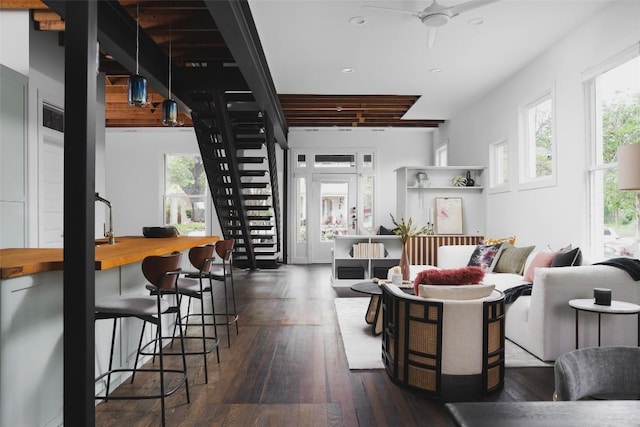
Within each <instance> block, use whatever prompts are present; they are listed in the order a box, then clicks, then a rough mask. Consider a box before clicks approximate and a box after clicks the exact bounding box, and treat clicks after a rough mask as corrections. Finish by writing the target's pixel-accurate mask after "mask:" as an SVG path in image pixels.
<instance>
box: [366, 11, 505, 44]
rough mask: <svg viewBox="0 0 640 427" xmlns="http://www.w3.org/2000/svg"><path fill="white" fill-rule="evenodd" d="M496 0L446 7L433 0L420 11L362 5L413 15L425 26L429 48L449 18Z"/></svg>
mask: <svg viewBox="0 0 640 427" xmlns="http://www.w3.org/2000/svg"><path fill="white" fill-rule="evenodd" d="M496 1H498V0H475V1H468V2H466V3H461V4H458V5H456V6H451V7H446V6H443V5H441V4H439V3H438V2H436V0H433V3H431V4H430V5H429V6H427V7H425V8H424V10H422V11H415V10H405V9H394V8H391V7H380V6H364V7H367V8H370V9H379V10H384V11H386V12H396V13H404V14H408V15H411V16H415V17H416V18H418V19H419V20H420V21H422V23H423V24H424V25H425V26H426V27H427V29H428V33H427V47H429V48H431V47H432V46H433V44H434V43H435V41H436V34H437V31H438V27H442V26H443V25H446V24H447V23H448V22H449V20H451V18H455V17H456V16H458V15H459V14H461V13H462V12H466V11H467V10H471V9H475V8H478V7H481V6H484V5H487V4H489V3H494V2H496Z"/></svg>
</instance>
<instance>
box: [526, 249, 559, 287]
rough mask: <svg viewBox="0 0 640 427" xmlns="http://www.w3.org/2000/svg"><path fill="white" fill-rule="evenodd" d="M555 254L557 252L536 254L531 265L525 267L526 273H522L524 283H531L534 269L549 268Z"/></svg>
mask: <svg viewBox="0 0 640 427" xmlns="http://www.w3.org/2000/svg"><path fill="white" fill-rule="evenodd" d="M557 254H558V253H557V252H538V253H537V254H536V256H535V257H534V258H533V260H531V263H530V264H529V266H528V267H527V271H525V273H524V281H525V282H529V283H533V275H534V273H535V271H536V268H540V267H551V262H552V261H553V258H555V256H556V255H557Z"/></svg>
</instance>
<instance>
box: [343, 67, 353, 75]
mask: <svg viewBox="0 0 640 427" xmlns="http://www.w3.org/2000/svg"><path fill="white" fill-rule="evenodd" d="M340 71H342V72H343V73H345V74H350V73H353V68H343V69H341V70H340Z"/></svg>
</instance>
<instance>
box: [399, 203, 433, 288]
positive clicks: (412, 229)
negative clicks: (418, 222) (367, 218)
mask: <svg viewBox="0 0 640 427" xmlns="http://www.w3.org/2000/svg"><path fill="white" fill-rule="evenodd" d="M389 215H390V216H391V221H392V222H393V225H395V226H396V229H395V230H394V233H395V234H396V235H398V236H400V240H401V241H402V253H401V255H400V269H401V270H402V280H409V276H410V273H409V256H408V255H407V249H406V246H407V245H406V243H407V240H409V238H410V237H414V236H419V235H420V234H427V233H428V232H429V231H430V230H429V229H428V228H427V227H422V228H420V229H416V226H415V225H414V224H413V220H412V219H411V218H409V220H408V221H406V222H405V220H404V217H400V221H399V222H398V221H396V219H395V218H394V217H393V214H389Z"/></svg>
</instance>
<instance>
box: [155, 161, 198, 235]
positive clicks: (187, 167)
mask: <svg viewBox="0 0 640 427" xmlns="http://www.w3.org/2000/svg"><path fill="white" fill-rule="evenodd" d="M165 159H166V160H165V177H166V180H165V197H164V206H165V213H164V221H165V224H166V225H173V226H175V227H176V228H177V229H178V231H179V232H180V234H182V235H204V234H205V230H206V222H205V221H206V191H207V180H206V175H205V173H204V165H203V164H202V159H201V158H200V156H196V155H174V154H167V155H166V158H165Z"/></svg>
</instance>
